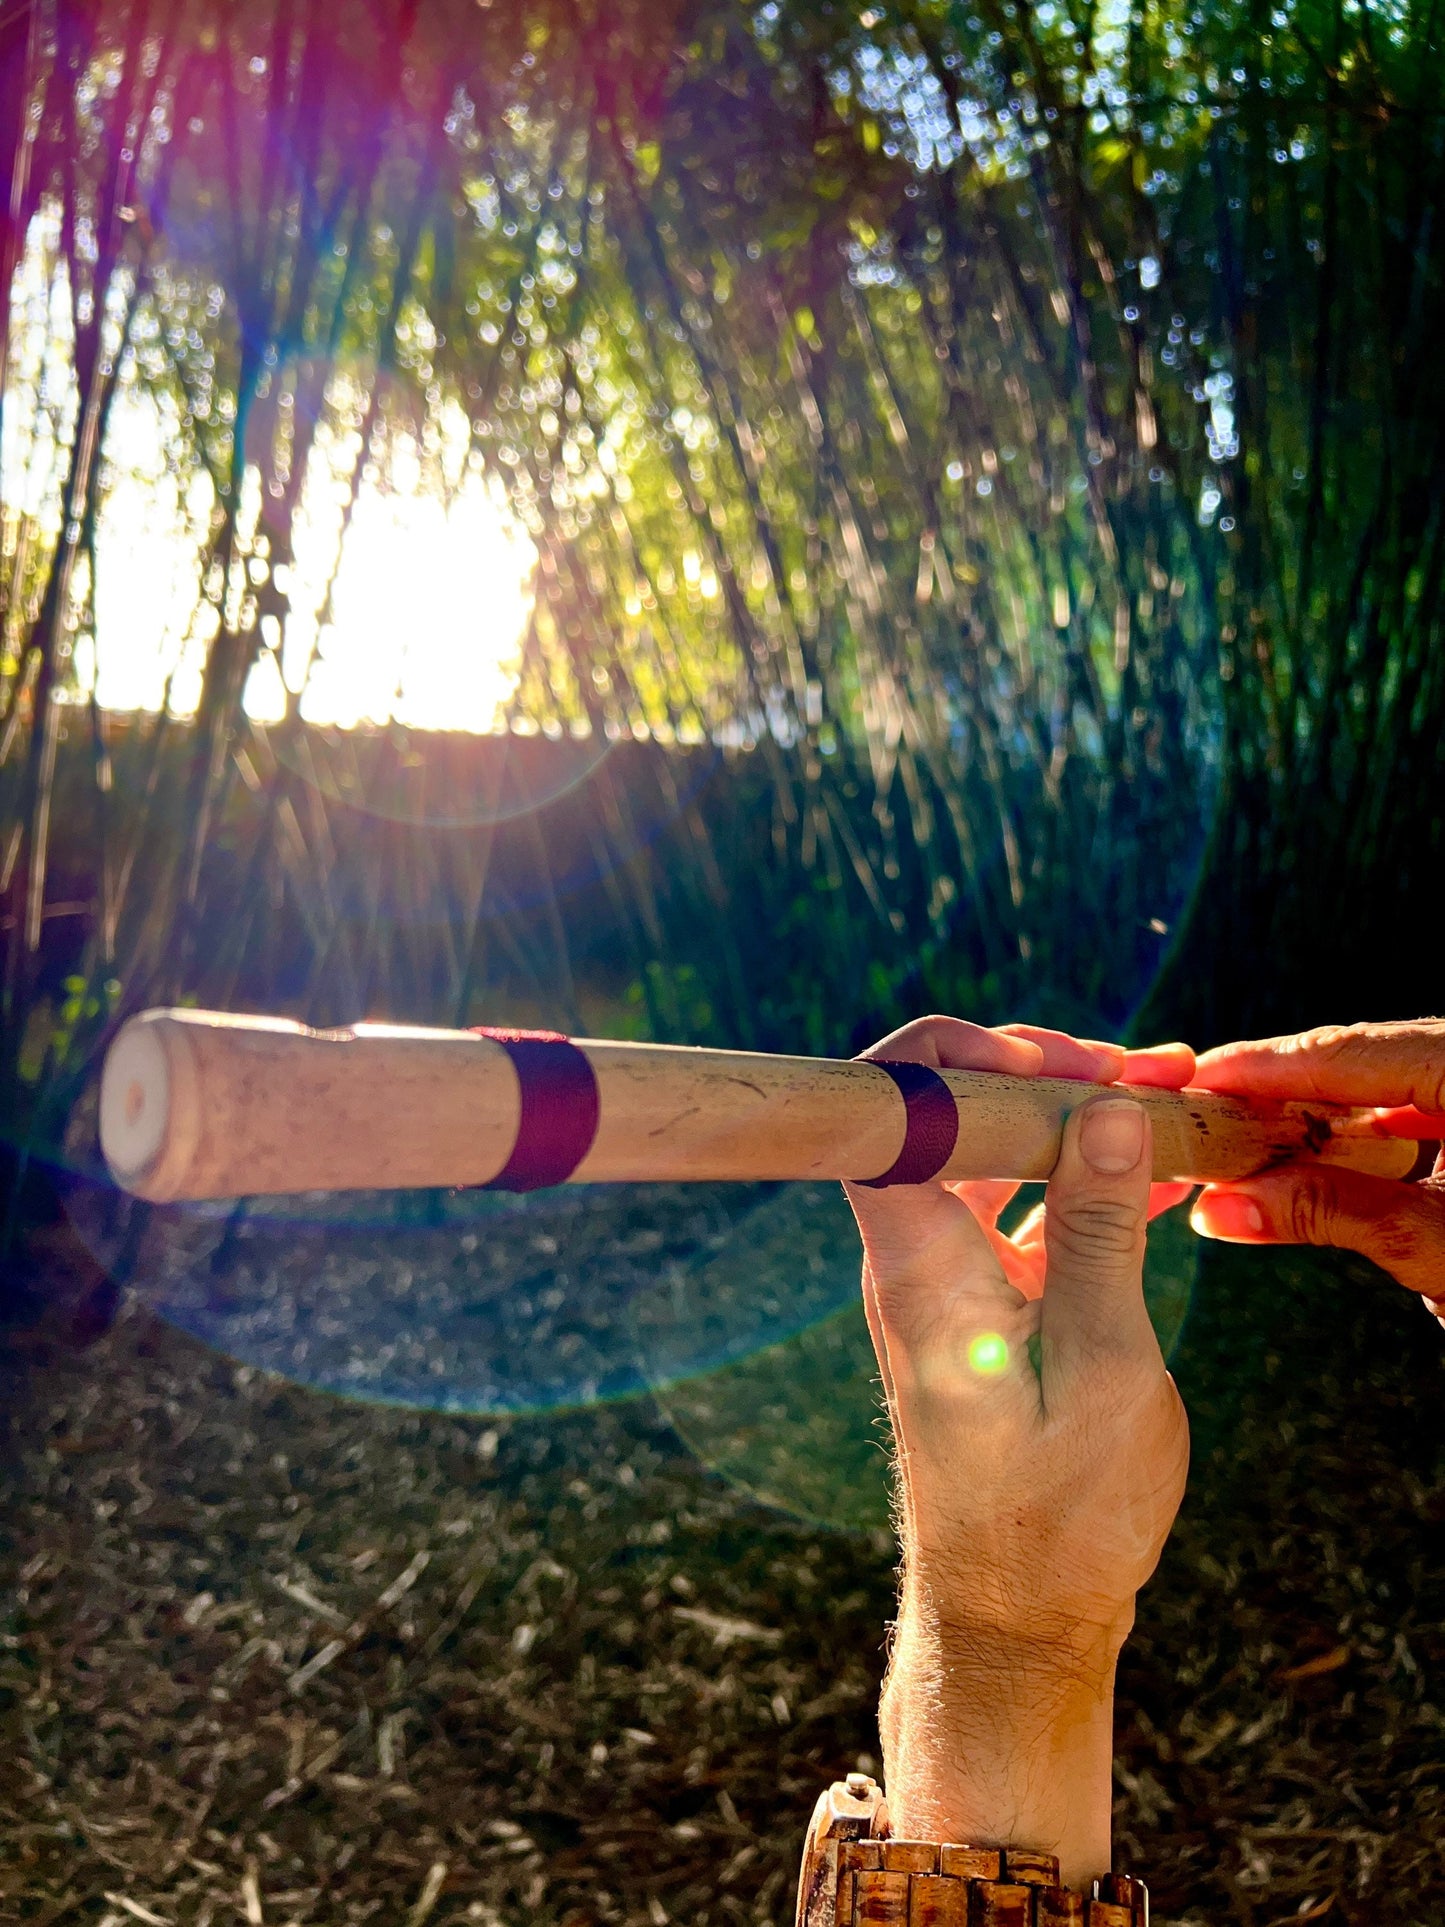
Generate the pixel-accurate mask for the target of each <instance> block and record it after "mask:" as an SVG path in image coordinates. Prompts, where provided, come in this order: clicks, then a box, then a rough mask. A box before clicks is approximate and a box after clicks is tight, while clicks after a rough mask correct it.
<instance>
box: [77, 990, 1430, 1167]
mask: <svg viewBox="0 0 1445 1927" xmlns="http://www.w3.org/2000/svg"><path fill="white" fill-rule="evenodd" d="M1100 1088H1101V1087H1099V1086H1096V1085H1092V1084H1085V1083H1078V1082H1074V1081H1071V1080H1067V1079H1062V1078H1032V1079H1031V1078H1020V1077H1006V1076H1002V1075H999V1074H996V1073H989V1072H978V1071H954V1070H945V1071H934V1070H930V1069H928V1068H926V1067H925V1066H923V1065H918V1064H904V1063H880V1062H876V1061H866V1062H865V1061H860V1060H853V1061H847V1062H843V1061H836V1060H832V1059H826V1058H810V1057H780V1056H767V1055H763V1054H761V1053H755V1052H747V1051H721V1050H698V1049H692V1048H685V1047H679V1046H674V1045H666V1044H627V1043H608V1042H603V1041H598V1040H593V1039H582V1040H571V1039H568V1038H565V1037H558V1036H555V1035H554V1034H552V1033H550V1032H525V1031H505V1030H481V1031H448V1030H417V1029H407V1028H403V1027H401V1026H398V1025H392V1024H357V1025H355V1026H353V1027H351V1028H349V1029H345V1030H308V1029H307V1028H306V1027H305V1026H304V1025H301V1024H297V1023H292V1022H289V1021H287V1020H285V1019H280V1018H263V1017H233V1016H227V1015H224V1014H221V1013H219V1012H213V1011H195V1010H152V1011H147V1012H145V1013H144V1014H143V1015H141V1016H139V1017H133V1018H131V1019H130V1020H129V1021H128V1022H127V1023H126V1024H124V1025H123V1026H122V1028H121V1029H120V1031H119V1032H118V1033H117V1035H116V1038H115V1040H114V1042H113V1043H112V1045H111V1048H110V1051H109V1053H108V1055H107V1058H106V1062H105V1067H104V1072H103V1076H102V1080H101V1094H100V1136H101V1146H102V1149H103V1151H104V1153H105V1157H106V1160H107V1162H108V1164H109V1166H110V1169H111V1172H112V1174H113V1176H114V1177H115V1180H116V1182H117V1183H118V1184H120V1185H122V1186H123V1187H124V1188H125V1189H126V1190H129V1191H131V1192H134V1193H135V1194H136V1195H137V1196H139V1197H142V1198H148V1199H151V1200H152V1201H154V1202H156V1203H169V1202H172V1201H174V1200H178V1199H183V1198H231V1197H242V1196H249V1195H253V1194H259V1193H278V1192H301V1191H350V1190H380V1189H388V1188H399V1187H404V1186H417V1187H422V1186H427V1187H431V1186H436V1187H450V1186H483V1185H487V1186H493V1187H495V1188H497V1189H501V1190H513V1191H527V1190H534V1189H536V1188H538V1187H540V1186H542V1185H548V1184H563V1183H577V1184H613V1183H618V1182H659V1181H667V1182H676V1181H686V1180H697V1179H713V1180H716V1179H751V1180H760V1179H792V1178H797V1179H806V1178H812V1179H820V1178H851V1179H853V1180H855V1181H857V1182H861V1183H868V1184H908V1183H914V1184H916V1183H922V1182H925V1181H927V1180H929V1179H935V1178H937V1179H959V1178H1046V1177H1047V1176H1048V1175H1049V1173H1050V1171H1052V1169H1053V1167H1054V1164H1055V1162H1056V1160H1057V1158H1058V1153H1059V1137H1060V1132H1061V1130H1062V1128H1063V1123H1064V1119H1065V1118H1066V1116H1067V1115H1068V1113H1069V1112H1070V1111H1071V1110H1073V1109H1074V1108H1076V1107H1077V1106H1078V1105H1079V1104H1081V1103H1083V1102H1084V1101H1085V1099H1086V1098H1088V1097H1090V1096H1093V1095H1094V1094H1095V1093H1096V1091H1097V1090H1098V1089H1100ZM1111 1088H1123V1087H1111ZM1130 1095H1131V1096H1133V1097H1136V1098H1137V1099H1138V1101H1139V1102H1140V1103H1141V1104H1142V1105H1143V1106H1144V1108H1145V1109H1146V1110H1147V1111H1148V1113H1149V1115H1150V1118H1151V1119H1152V1121H1153V1128H1154V1175H1155V1177H1156V1178H1161V1179H1163V1178H1177V1179H1190V1180H1193V1181H1196V1182H1208V1181H1210V1180H1216V1181H1217V1180H1227V1179H1231V1178H1242V1177H1247V1176H1249V1175H1250V1174H1251V1173H1253V1172H1256V1171H1260V1170H1263V1169H1265V1168H1267V1167H1268V1166H1270V1165H1273V1164H1278V1163H1281V1162H1283V1161H1284V1160H1286V1159H1291V1158H1301V1157H1303V1158H1314V1159H1317V1160H1319V1161H1320V1162H1322V1163H1327V1164H1333V1165H1345V1166H1348V1167H1349V1168H1350V1169H1352V1170H1355V1171H1364V1172H1369V1173H1373V1174H1374V1175H1376V1176H1381V1177H1396V1178H1399V1177H1406V1176H1409V1175H1410V1174H1411V1173H1412V1171H1413V1170H1414V1169H1415V1167H1416V1165H1417V1163H1418V1161H1419V1147H1418V1146H1417V1145H1415V1144H1413V1143H1411V1142H1409V1141H1408V1140H1403V1139H1401V1138H1398V1137H1392V1136H1388V1135H1386V1134H1385V1133H1384V1132H1383V1130H1382V1129H1381V1127H1380V1124H1379V1121H1378V1119H1377V1118H1376V1116H1375V1114H1374V1113H1373V1112H1371V1111H1368V1110H1349V1109H1344V1108H1342V1107H1339V1106H1334V1105H1326V1104H1299V1103H1273V1104H1261V1103H1245V1102H1243V1101H1242V1100H1240V1099H1238V1098H1233V1097H1221V1096H1216V1095H1214V1094H1212V1093H1209V1092H1204V1091H1160V1090H1151V1089H1145V1088H1143V1087H1131V1088H1130Z"/></svg>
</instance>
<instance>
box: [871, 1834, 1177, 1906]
mask: <svg viewBox="0 0 1445 1927" xmlns="http://www.w3.org/2000/svg"><path fill="white" fill-rule="evenodd" d="M1148 1919H1149V1911H1148V1895H1147V1893H1146V1892H1145V1889H1144V1885H1143V1882H1142V1881H1138V1880H1134V1879H1132V1878H1131V1877H1130V1876H1129V1875H1128V1874H1111V1875H1110V1876H1109V1878H1108V1879H1107V1880H1105V1881H1101V1882H1100V1883H1099V1892H1098V1893H1097V1894H1081V1893H1076V1892H1075V1891H1074V1889H1073V1888H1071V1887H1061V1886H1060V1885H1059V1863H1058V1861H1057V1860H1055V1859H1054V1858H1053V1856H1052V1855H1051V1854H1044V1853H1029V1852H1023V1851H1013V1852H1010V1851H1009V1850H1007V1849H1005V1850H1004V1851H1002V1852H999V1851H997V1850H994V1849H991V1848H984V1847H961V1846H949V1845H934V1844H933V1843H932V1842H931V1841H926V1840H849V1841H843V1842H840V1843H839V1847H838V1899H837V1912H836V1915H835V1917H834V1923H835V1927H1148Z"/></svg>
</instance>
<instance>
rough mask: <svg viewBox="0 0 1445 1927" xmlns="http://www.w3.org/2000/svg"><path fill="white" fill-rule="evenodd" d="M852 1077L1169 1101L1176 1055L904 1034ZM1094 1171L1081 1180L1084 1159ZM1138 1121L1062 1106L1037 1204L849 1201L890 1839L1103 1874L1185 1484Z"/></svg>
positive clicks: (967, 1194) (971, 1189)
mask: <svg viewBox="0 0 1445 1927" xmlns="http://www.w3.org/2000/svg"><path fill="white" fill-rule="evenodd" d="M865 1055H867V1056H871V1057H889V1058H893V1059H911V1060H913V1061H915V1062H919V1063H927V1064H932V1065H934V1066H935V1067H938V1068H949V1069H959V1070H992V1071H1005V1072H1010V1073H1012V1074H1013V1075H1015V1076H1024V1077H1028V1076H1039V1075H1044V1076H1053V1077H1078V1078H1083V1079H1088V1080H1091V1081H1094V1082H1098V1083H1113V1082H1115V1081H1117V1080H1119V1079H1121V1078H1123V1079H1126V1080H1127V1081H1130V1082H1134V1083H1151V1084H1155V1085H1163V1086H1166V1087H1169V1088H1177V1087H1179V1086H1181V1085H1183V1084H1184V1083H1186V1082H1187V1081H1188V1079H1189V1076H1190V1073H1191V1071H1192V1068H1193V1056H1192V1054H1191V1053H1190V1052H1189V1051H1188V1050H1187V1049H1186V1048H1185V1047H1183V1046H1182V1045H1179V1046H1166V1047H1164V1048H1163V1049H1161V1050H1156V1051H1144V1052H1125V1051H1124V1050H1122V1049H1121V1048H1119V1047H1118V1046H1116V1045H1099V1044H1088V1043H1078V1042H1076V1041H1074V1040H1072V1039H1069V1038H1065V1037H1062V1036H1060V1035H1059V1034H1058V1033H1056V1032H1051V1031H1040V1030H1032V1029H1029V1028H1027V1027H1023V1026H1009V1027H1008V1028H1007V1029H1006V1030H1003V1031H987V1030H982V1029H980V1028H978V1027H977V1026H975V1025H972V1024H966V1023H963V1022H960V1021H958V1020H957V1019H953V1018H947V1017H930V1018H924V1019H923V1020H921V1021H920V1022H918V1023H916V1024H909V1025H907V1026H905V1027H904V1028H903V1029H902V1030H900V1031H896V1032H895V1033H894V1034H893V1035H892V1036H891V1037H888V1038H885V1039H884V1040H883V1041H882V1042H881V1043H879V1044H877V1045H875V1046H874V1047H873V1049H872V1050H871V1051H869V1052H867V1053H865ZM1090 1159H1092V1162H1090ZM1150 1168H1151V1157H1150V1133H1149V1123H1148V1119H1147V1117H1146V1116H1145V1114H1144V1112H1143V1110H1142V1108H1141V1107H1139V1106H1138V1105H1136V1104H1133V1103H1131V1102H1129V1101H1128V1099H1127V1098H1119V1099H1108V1098H1096V1099H1093V1100H1091V1101H1090V1102H1089V1103H1087V1104H1086V1105H1084V1106H1083V1108H1082V1109H1081V1110H1080V1111H1078V1112H1075V1113H1074V1115H1073V1116H1072V1117H1071V1118H1070V1119H1069V1121H1068V1124H1067V1126H1066V1128H1065V1132H1064V1142H1063V1149H1062V1153H1061V1156H1060V1159H1059V1164H1058V1167H1057V1169H1056V1170H1055V1173H1054V1175H1053V1178H1052V1179H1051V1180H1050V1183H1049V1187H1048V1192H1047V1195H1046V1199H1045V1204H1044V1207H1043V1208H1042V1210H1041V1211H1040V1212H1036V1213H1034V1214H1032V1216H1031V1217H1030V1218H1029V1219H1028V1220H1026V1221H1025V1224H1024V1225H1023V1226H1022V1227H1021V1228H1020V1230H1019V1232H1018V1233H1017V1234H1016V1235H1015V1237H1014V1238H1013V1239H1006V1238H1004V1237H1003V1236H1002V1234H1001V1233H1000V1232H999V1231H998V1229H997V1219H998V1215H999V1212H1000V1211H1001V1210H1002V1209H1003V1207H1004V1205H1005V1204H1006V1203H1007V1202H1008V1200H1009V1198H1010V1197H1011V1196H1012V1194H1013V1192H1014V1190H1015V1189H1016V1187H1015V1186H1011V1185H1006V1184H974V1183H967V1184H954V1185H943V1184H927V1185H901V1186H896V1187H893V1188H891V1189H888V1190H881V1191H880V1190H873V1189H869V1188H866V1187H860V1186H858V1185H848V1186H846V1187H845V1188H846V1190H847V1192H848V1196H849V1199H850V1202H851V1203H852V1205H853V1209H854V1213H855V1215H856V1217H857V1219H858V1224H859V1228H860V1230H861V1232H862V1235H863V1246H864V1267H863V1291H864V1301H865V1306H866V1309H867V1314H868V1321H869V1327H870V1330H871V1332H872V1335H873V1343H874V1347H875V1349H876V1351H877V1354H878V1361H879V1369H880V1372H881V1374H882V1378H883V1385H884V1390H885V1394H886V1396H887V1400H888V1408H889V1414H890V1417H891V1418H892V1422H893V1431H894V1438H895V1441H896V1445H897V1457H898V1484H899V1506H900V1529H901V1533H902V1538H903V1554H904V1563H903V1582H902V1596H901V1600H900V1606H899V1617H898V1623H897V1628H896V1632H895V1638H894V1644H893V1653H892V1661H891V1665H890V1669H889V1676H888V1680H887V1683H886V1685H885V1688H884V1696H883V1703H882V1707H881V1709H880V1727H881V1731H882V1736H883V1748H884V1756H885V1765H886V1768H887V1783H888V1797H889V1808H890V1813H891V1816H892V1822H893V1826H894V1830H895V1832H898V1833H901V1834H906V1835H908V1836H910V1837H913V1838H922V1839H953V1840H967V1841H973V1842H977V1843H979V1844H984V1843H988V1842H993V1841H998V1842H1008V1841H1012V1842H1013V1844H1015V1845H1027V1846H1030V1847H1035V1848H1039V1849H1042V1850H1045V1851H1051V1852H1055V1853H1057V1854H1058V1855H1059V1857H1060V1860H1061V1863H1062V1868H1063V1872H1064V1875H1065V1877H1066V1878H1067V1879H1069V1880H1070V1881H1071V1882H1074V1883H1078V1882H1082V1881H1083V1880H1085V1879H1086V1878H1088V1877H1091V1876H1092V1875H1093V1874H1097V1873H1102V1872H1104V1871H1106V1870H1107V1868H1108V1865H1109V1810H1110V1759H1111V1754H1112V1720H1113V1715H1112V1694H1113V1676H1114V1666H1115V1661H1116V1660H1117V1657H1118V1652H1119V1648H1120V1646H1121V1645H1122V1644H1123V1641H1124V1638H1125V1637H1126V1635H1127V1633H1128V1630H1129V1627H1130V1625H1131V1624H1132V1622H1133V1612H1134V1595H1135V1593H1136V1592H1137V1591H1138V1588H1139V1587H1140V1586H1141V1585H1142V1584H1143V1583H1144V1581H1145V1580H1146V1579H1147V1578H1148V1577H1149V1574H1150V1573H1151V1572H1152V1571H1153V1569H1154V1566H1155V1564H1156V1563H1157V1561H1158V1557H1159V1553H1160V1550H1161V1548H1162V1546H1163V1543H1164V1540H1165V1537H1166V1535H1167V1533H1168V1531H1169V1527H1170V1525H1171V1524H1172V1522H1173V1519H1174V1514H1175V1512H1176V1511H1177V1509H1178V1505H1179V1500H1180V1497H1181V1495H1182V1493H1183V1489H1184V1475H1185V1470H1186V1466H1187V1462H1188V1427H1187V1423H1186V1420H1185V1416H1184V1410H1183V1407H1182V1405H1181V1404H1180V1401H1179V1397H1178V1394H1177V1392H1176V1391H1175V1389H1174V1385H1173V1382H1172V1380H1171V1379H1170V1378H1169V1375H1168V1373H1167V1372H1166V1371H1165V1369H1164V1361H1163V1359H1162V1357H1161V1356H1160V1352H1159V1346H1158V1343H1157V1341H1156V1340H1155V1337H1154V1332H1153V1328H1152V1326H1151V1325H1150V1323H1149V1317H1148V1313H1147V1311H1146V1310H1145V1307H1144V1296H1143V1283H1142V1268H1143V1257H1144V1229H1145V1221H1146V1218H1147V1217H1148V1215H1149V1214H1150V1211H1151V1208H1152V1209H1153V1210H1162V1209H1165V1208H1167V1207H1168V1205H1170V1204H1173V1203H1176V1202H1178V1201H1179V1199H1180V1198H1182V1197H1183V1196H1185V1195H1187V1193H1188V1190H1189V1187H1188V1186H1187V1185H1167V1186H1166V1185H1160V1186H1155V1187H1153V1191H1152V1195H1151V1187H1150V1183H1149V1172H1150Z"/></svg>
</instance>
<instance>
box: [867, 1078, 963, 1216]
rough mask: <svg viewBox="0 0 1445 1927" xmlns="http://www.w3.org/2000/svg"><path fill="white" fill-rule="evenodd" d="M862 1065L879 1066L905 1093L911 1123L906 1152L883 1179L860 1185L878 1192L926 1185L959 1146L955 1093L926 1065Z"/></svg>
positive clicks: (906, 1141) (902, 1152)
mask: <svg viewBox="0 0 1445 1927" xmlns="http://www.w3.org/2000/svg"><path fill="white" fill-rule="evenodd" d="M863 1061H864V1062H865V1063H869V1064H876V1065H877V1066H878V1068H879V1070H880V1071H886V1072H887V1073H888V1075H889V1076H890V1077H891V1078H892V1079H893V1082H894V1083H895V1084H896V1085H897V1086H898V1089H899V1091H900V1092H901V1093H902V1097H903V1105H904V1109H905V1111H906V1112H907V1116H908V1122H907V1124H906V1126H905V1127H904V1132H903V1149H902V1150H901V1151H900V1152H899V1153H898V1156H897V1157H896V1158H895V1159H894V1160H893V1162H892V1164H890V1165H889V1167H888V1169H887V1170H886V1171H885V1172H884V1173H883V1175H882V1176H881V1177H877V1178H860V1179H859V1180H858V1182H859V1183H860V1184H866V1185H868V1186H869V1187H870V1188H871V1189H873V1190H875V1191H881V1190H884V1189H886V1188H887V1187H888V1186H889V1185H894V1184H927V1183H928V1182H929V1180H930V1179H931V1178H936V1177H937V1176H938V1174H939V1172H940V1171H941V1170H942V1169H943V1167H944V1166H945V1165H946V1164H947V1163H948V1160H949V1159H950V1158H951V1157H952V1156H953V1147H954V1145H955V1144H957V1142H958V1105H957V1104H956V1103H955V1102H954V1098H953V1093H952V1091H950V1090H949V1088H948V1086H947V1085H946V1084H945V1083H944V1081H943V1079H942V1078H941V1077H940V1076H939V1075H938V1072H937V1071H936V1070H933V1069H931V1068H930V1067H929V1066H928V1065H927V1064H904V1063H899V1062H896V1061H895V1060H894V1059H892V1058H887V1057H869V1058H865V1059H864V1060H863Z"/></svg>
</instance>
